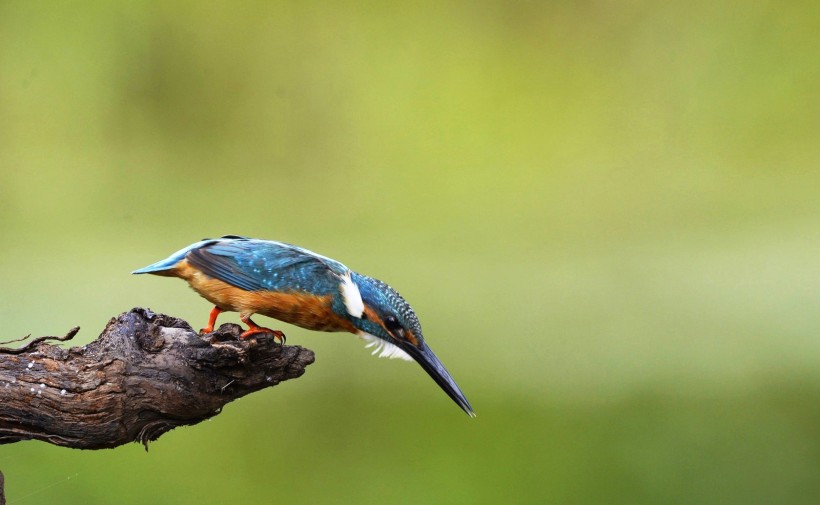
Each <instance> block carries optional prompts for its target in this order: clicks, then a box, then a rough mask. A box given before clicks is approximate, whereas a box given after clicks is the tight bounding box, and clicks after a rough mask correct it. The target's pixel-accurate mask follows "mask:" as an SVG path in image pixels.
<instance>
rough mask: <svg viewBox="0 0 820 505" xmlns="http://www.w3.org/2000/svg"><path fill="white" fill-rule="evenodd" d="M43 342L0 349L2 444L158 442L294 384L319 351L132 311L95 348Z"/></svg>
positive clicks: (227, 326)
mask: <svg viewBox="0 0 820 505" xmlns="http://www.w3.org/2000/svg"><path fill="white" fill-rule="evenodd" d="M77 331H79V328H74V329H73V330H71V331H70V332H69V333H68V334H67V335H66V336H64V337H41V338H37V339H34V340H33V341H32V342H30V343H29V344H27V345H25V346H23V347H20V348H17V349H11V348H0V444H6V443H12V442H18V441H20V440H30V439H36V440H42V441H45V442H49V443H51V444H55V445H61V446H66V447H73V448H78V449H103V448H110V447H116V446H118V445H122V444H125V443H128V442H141V443H142V444H144V445H145V447H146V449H147V447H148V442H149V441H153V440H156V439H157V438H158V437H159V436H160V435H162V434H163V433H165V432H167V431H169V430H171V429H173V428H175V427H177V426H183V425H190V424H196V423H199V422H201V421H204V420H205V419H208V418H210V417H213V416H215V415H217V414H219V412H220V411H221V410H222V407H223V406H224V405H225V404H227V403H229V402H231V401H233V400H236V399H237V398H240V397H242V396H245V395H247V394H249V393H252V392H254V391H258V390H260V389H263V388H266V387H271V386H275V385H277V384H278V383H279V382H281V381H284V380H288V379H294V378H296V377H299V376H301V375H302V374H303V373H304V372H305V367H306V366H307V365H309V364H311V363H313V358H314V356H313V352H312V351H310V350H308V349H304V348H302V347H299V346H285V345H281V344H278V343H276V342H275V341H274V340H273V338H272V337H269V336H268V335H261V336H257V337H256V338H251V339H248V340H243V339H240V338H239V334H240V332H241V328H240V327H239V326H238V325H235V324H223V325H222V326H221V327H220V328H219V329H218V330H217V331H215V332H214V333H211V334H208V335H206V336H200V335H198V334H197V332H195V331H194V330H193V329H192V328H191V326H190V325H188V323H186V322H185V321H182V320H181V319H177V318H175V317H171V316H166V315H163V314H155V313H153V312H151V311H150V310H146V309H140V308H135V309H133V310H131V311H130V312H126V313H123V314H121V315H120V316H119V317H116V318H113V319H111V321H109V323H108V325H107V326H106V327H105V329H104V330H103V332H102V334H101V335H100V336H99V337H98V338H97V340H95V341H94V342H91V343H90V344H88V345H84V346H82V347H71V348H69V349H66V348H64V347H59V346H56V345H52V344H49V343H47V341H48V340H58V341H65V340H69V339H71V338H72V337H73V336H74V335H75V334H76V333H77Z"/></svg>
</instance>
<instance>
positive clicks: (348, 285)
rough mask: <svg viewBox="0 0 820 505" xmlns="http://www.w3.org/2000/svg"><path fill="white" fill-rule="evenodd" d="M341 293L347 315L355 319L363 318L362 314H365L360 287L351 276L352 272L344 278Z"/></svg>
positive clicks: (340, 286)
mask: <svg viewBox="0 0 820 505" xmlns="http://www.w3.org/2000/svg"><path fill="white" fill-rule="evenodd" d="M339 291H341V292H342V299H343V300H344V302H345V309H347V313H348V314H350V315H351V316H353V317H362V314H364V302H363V301H362V294H361V293H359V286H357V285H356V283H355V282H353V278H352V277H351V276H350V270H348V271H347V273H345V274H344V275H343V276H342V282H341V284H339Z"/></svg>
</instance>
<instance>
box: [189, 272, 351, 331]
mask: <svg viewBox="0 0 820 505" xmlns="http://www.w3.org/2000/svg"><path fill="white" fill-rule="evenodd" d="M175 270H176V272H175V273H176V274H177V275H178V276H179V277H181V278H183V279H185V280H186V281H188V284H189V285H190V286H191V288H192V289H193V290H194V291H196V292H197V293H199V295H200V296H202V297H203V298H205V299H206V300H208V301H209V302H211V303H213V304H214V305H216V306H217V307H219V308H221V309H222V310H229V311H234V312H239V313H240V314H247V315H251V314H262V315H264V316H268V317H272V318H274V319H278V320H280V321H284V322H286V323H290V324H294V325H296V326H301V327H302V328H307V329H309V330H318V331H349V332H351V333H355V332H356V328H355V327H354V326H353V324H352V323H351V322H350V321H348V320H347V319H345V318H343V317H340V316H339V315H338V314H336V313H335V312H333V310H332V309H331V304H332V302H333V300H332V296H331V295H314V294H310V293H299V292H277V291H246V290H244V289H241V288H238V287H236V286H233V285H231V284H228V283H227V282H224V281H221V280H219V279H214V278H213V277H208V276H207V275H205V274H203V273H202V272H200V271H199V270H197V269H195V268H193V267H192V266H191V265H190V264H188V262H187V261H182V262H180V264H179V265H178V266H177V268H176V269H175Z"/></svg>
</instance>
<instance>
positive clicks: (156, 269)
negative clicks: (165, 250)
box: [131, 258, 179, 274]
mask: <svg viewBox="0 0 820 505" xmlns="http://www.w3.org/2000/svg"><path fill="white" fill-rule="evenodd" d="M169 259H170V258H169ZM178 261H179V260H177V261H174V262H169V261H168V260H167V259H166V260H162V261H158V262H156V263H154V264H153V265H148V266H147V267H142V268H140V269H137V270H134V271H133V272H131V273H132V274H161V273H162V272H167V271H168V270H171V269H172V268H174V266H176V264H177V263H178Z"/></svg>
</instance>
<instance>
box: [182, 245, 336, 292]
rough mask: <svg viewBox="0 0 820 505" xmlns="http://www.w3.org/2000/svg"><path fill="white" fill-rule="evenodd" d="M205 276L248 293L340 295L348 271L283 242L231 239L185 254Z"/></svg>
mask: <svg viewBox="0 0 820 505" xmlns="http://www.w3.org/2000/svg"><path fill="white" fill-rule="evenodd" d="M186 256H187V259H188V262H189V263H191V264H192V265H193V266H195V267H197V268H199V269H200V270H202V272H203V273H205V274H206V275H209V276H211V277H215V278H217V279H220V280H222V281H225V282H227V283H228V284H231V285H233V286H236V287H238V288H242V289H245V290H247V291H279V292H309V293H311V294H315V295H320V296H321V295H329V294H334V293H336V292H338V290H339V279H340V276H342V275H344V274H345V273H346V272H347V271H348V268H347V267H346V266H344V265H342V264H341V263H339V262H338V261H334V260H332V259H329V258H325V257H324V256H320V255H318V254H315V253H313V252H310V251H308V250H307V249H303V248H301V247H297V246H294V245H290V244H285V243H283V242H275V241H270V240H256V239H230V240H220V241H218V242H215V243H207V244H204V245H203V246H200V247H197V248H193V249H191V250H190V251H188V253H187V254H186Z"/></svg>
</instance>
